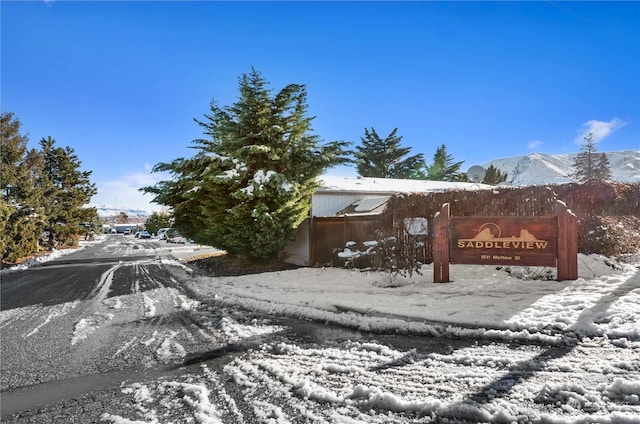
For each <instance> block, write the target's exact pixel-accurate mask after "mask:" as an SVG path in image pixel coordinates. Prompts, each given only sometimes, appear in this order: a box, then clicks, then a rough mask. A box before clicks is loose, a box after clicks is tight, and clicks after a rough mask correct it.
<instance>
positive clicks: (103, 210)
mask: <svg viewBox="0 0 640 424" xmlns="http://www.w3.org/2000/svg"><path fill="white" fill-rule="evenodd" d="M90 206H91V207H95V208H96V210H97V211H98V216H99V217H101V218H107V217H111V216H118V215H120V212H124V213H125V214H127V216H129V217H130V218H136V217H137V218H145V217H147V216H149V215H151V211H146V210H142V209H130V208H118V207H115V206H104V205H90Z"/></svg>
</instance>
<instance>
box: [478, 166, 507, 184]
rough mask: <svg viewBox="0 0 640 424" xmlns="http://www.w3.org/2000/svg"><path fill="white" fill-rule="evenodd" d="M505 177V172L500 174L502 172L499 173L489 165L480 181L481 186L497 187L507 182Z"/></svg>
mask: <svg viewBox="0 0 640 424" xmlns="http://www.w3.org/2000/svg"><path fill="white" fill-rule="evenodd" d="M507 175H508V174H507V173H506V172H505V173H502V171H500V170H499V169H498V168H496V167H495V166H493V165H489V167H488V168H487V172H486V173H485V175H484V178H483V179H482V184H489V185H498V184H500V183H503V182H505V181H507Z"/></svg>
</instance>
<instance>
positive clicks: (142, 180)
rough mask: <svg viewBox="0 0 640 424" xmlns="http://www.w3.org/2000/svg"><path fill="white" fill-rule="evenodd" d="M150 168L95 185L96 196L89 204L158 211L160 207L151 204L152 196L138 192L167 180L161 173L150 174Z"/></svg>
mask: <svg viewBox="0 0 640 424" xmlns="http://www.w3.org/2000/svg"><path fill="white" fill-rule="evenodd" d="M150 171H151V166H150V165H149V164H145V171H141V172H132V173H129V174H125V175H124V176H122V177H121V178H119V179H117V180H112V181H105V182H103V183H96V186H97V188H98V194H96V195H95V196H93V198H92V199H91V204H93V205H99V206H109V207H114V208H129V209H142V210H145V211H159V210H160V209H161V207H160V205H157V204H155V203H151V200H152V199H153V196H151V195H149V194H146V193H142V192H140V191H138V189H139V188H140V187H145V186H151V185H154V184H155V183H157V182H158V181H160V180H165V179H167V178H168V176H167V175H163V174H161V173H155V174H152V173H151V172H150Z"/></svg>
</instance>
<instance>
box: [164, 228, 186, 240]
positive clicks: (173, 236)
mask: <svg viewBox="0 0 640 424" xmlns="http://www.w3.org/2000/svg"><path fill="white" fill-rule="evenodd" d="M165 239H166V240H167V243H186V242H187V239H186V238H185V237H184V236H183V235H181V234H180V233H179V232H178V230H175V229H173V228H172V229H170V230H169V231H167V232H166V233H165Z"/></svg>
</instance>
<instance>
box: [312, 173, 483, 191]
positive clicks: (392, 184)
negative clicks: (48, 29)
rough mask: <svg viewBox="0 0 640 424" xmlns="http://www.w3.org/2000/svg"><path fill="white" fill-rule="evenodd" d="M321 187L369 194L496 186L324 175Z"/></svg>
mask: <svg viewBox="0 0 640 424" xmlns="http://www.w3.org/2000/svg"><path fill="white" fill-rule="evenodd" d="M318 179H319V180H320V187H319V188H318V190H317V192H318V193H336V192H342V193H348V192H350V193H367V194H395V193H424V192H433V191H445V190H452V189H456V190H485V189H486V190H488V189H491V188H494V187H493V186H490V185H487V184H478V183H469V182H452V181H430V180H404V179H394V178H368V177H339V176H332V175H322V176H321V177H319V178H318Z"/></svg>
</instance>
